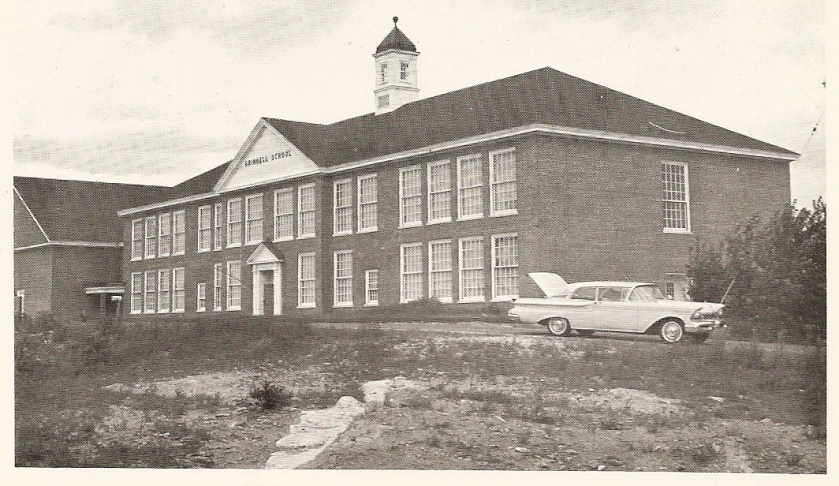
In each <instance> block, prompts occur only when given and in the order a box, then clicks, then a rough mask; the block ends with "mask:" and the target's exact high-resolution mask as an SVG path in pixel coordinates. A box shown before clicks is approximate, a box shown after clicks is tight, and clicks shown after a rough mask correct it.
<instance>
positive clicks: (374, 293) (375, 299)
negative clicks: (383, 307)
mask: <svg viewBox="0 0 839 486" xmlns="http://www.w3.org/2000/svg"><path fill="white" fill-rule="evenodd" d="M364 305H379V271H378V270H367V271H366V272H364Z"/></svg>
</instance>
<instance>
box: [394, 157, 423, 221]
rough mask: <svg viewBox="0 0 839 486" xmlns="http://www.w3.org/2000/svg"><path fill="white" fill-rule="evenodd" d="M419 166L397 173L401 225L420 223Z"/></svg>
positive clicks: (420, 183) (420, 182) (420, 181)
mask: <svg viewBox="0 0 839 486" xmlns="http://www.w3.org/2000/svg"><path fill="white" fill-rule="evenodd" d="M421 170H422V168H421V167H420V166H418V165H417V166H414V167H408V168H405V169H402V170H401V171H400V173H399V187H400V192H401V195H402V198H401V201H400V211H399V212H400V215H401V218H400V222H401V224H402V225H405V224H413V223H421V222H422V179H421V177H422V176H421Z"/></svg>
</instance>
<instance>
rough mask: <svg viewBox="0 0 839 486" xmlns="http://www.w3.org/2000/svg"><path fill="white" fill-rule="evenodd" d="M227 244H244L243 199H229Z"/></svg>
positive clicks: (229, 245)
mask: <svg viewBox="0 0 839 486" xmlns="http://www.w3.org/2000/svg"><path fill="white" fill-rule="evenodd" d="M227 246H228V247H231V246H242V200H241V199H231V200H229V201H227Z"/></svg>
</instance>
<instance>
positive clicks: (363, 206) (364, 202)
mask: <svg viewBox="0 0 839 486" xmlns="http://www.w3.org/2000/svg"><path fill="white" fill-rule="evenodd" d="M378 200H379V188H378V176H377V175H376V174H370V175H366V176H363V177H359V178H358V231H359V232H361V231H376V230H377V229H378V227H379V211H378V207H377V203H378Z"/></svg>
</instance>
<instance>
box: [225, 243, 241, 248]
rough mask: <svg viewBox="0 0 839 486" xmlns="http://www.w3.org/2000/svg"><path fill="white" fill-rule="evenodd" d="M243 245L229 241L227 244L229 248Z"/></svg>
mask: <svg viewBox="0 0 839 486" xmlns="http://www.w3.org/2000/svg"><path fill="white" fill-rule="evenodd" d="M241 247H242V244H241V243H232V244H231V243H228V244H227V248H241Z"/></svg>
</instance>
